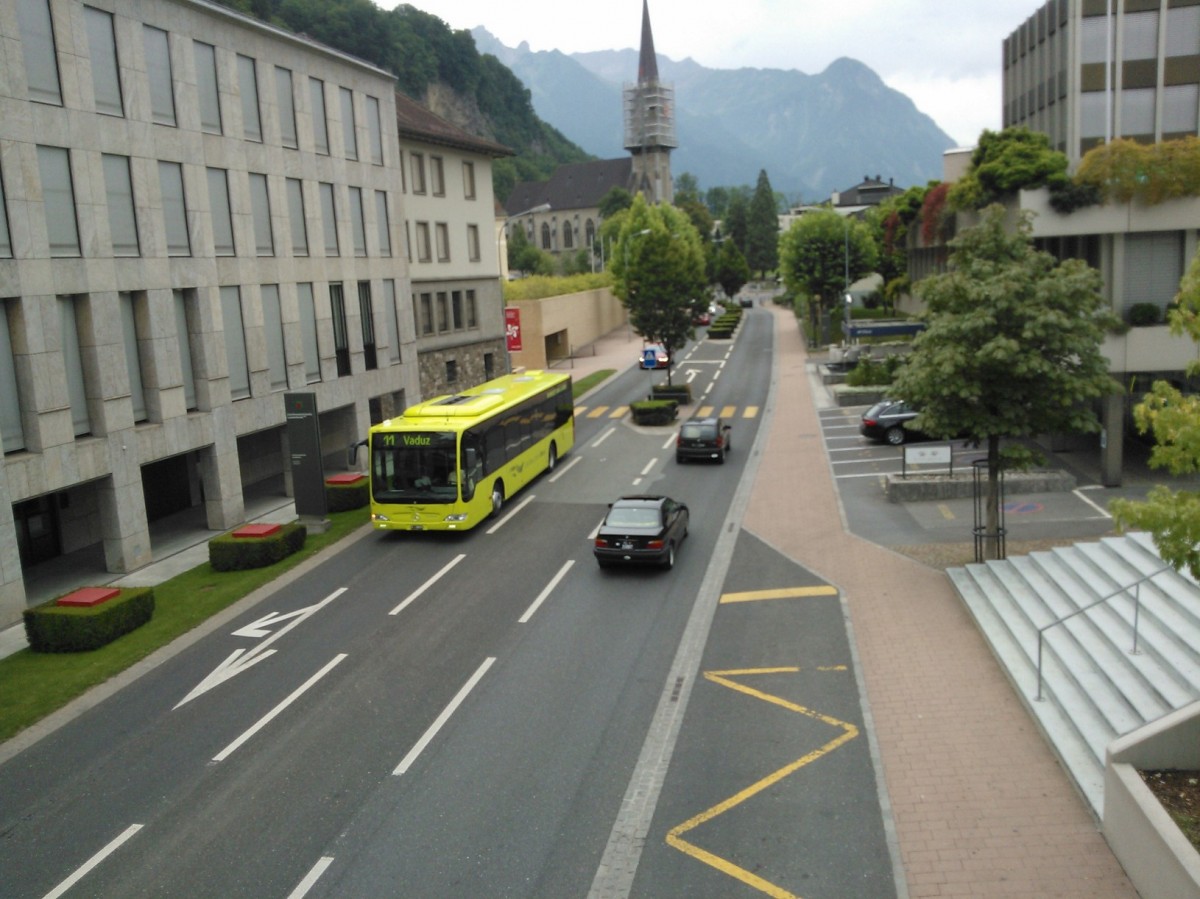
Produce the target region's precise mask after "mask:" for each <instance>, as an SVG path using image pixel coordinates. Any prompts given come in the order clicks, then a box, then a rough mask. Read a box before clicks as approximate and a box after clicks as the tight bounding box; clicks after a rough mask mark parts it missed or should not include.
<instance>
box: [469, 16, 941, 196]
mask: <svg viewBox="0 0 1200 899" xmlns="http://www.w3.org/2000/svg"><path fill="white" fill-rule="evenodd" d="M471 35H472V36H473V37H474V39H475V45H476V48H477V49H478V51H479V52H480V53H490V54H492V55H493V56H495V57H496V58H497V59H498V60H499V61H500V62H501V63H503V64H504V65H505V66H507V67H508V68H509V69H510V70H511V71H512V73H513V74H514V75H516V77H517V78H518V79H520V81H521V82H522V83H523V84H524V85H525V86H526V87H527V88H528V89H529V92H530V97H531V100H532V103H533V108H534V111H535V112H536V113H537V116H538V118H540V119H542V120H543V121H545V122H546V123H547V124H549V125H551V126H553V127H554V128H556V129H557V130H558V131H560V132H561V133H562V134H563V136H564V137H566V138H567V139H568V140H570V141H571V142H572V143H575V144H577V145H578V146H579V147H581V148H582V149H583V150H585V151H586V152H588V153H590V154H592V155H594V156H597V157H599V158H601V159H614V158H617V157H620V156H624V155H625V154H626V153H627V151H626V150H625V148H624V147H623V146H622V138H623V124H622V112H621V110H622V93H621V92H622V88H623V87H624V85H625V84H627V83H630V82H633V81H634V80H636V77H637V66H638V54H637V51H636V50H632V49H626V50H602V51H595V52H590V53H572V54H565V53H562V52H560V51H558V50H549V51H538V52H534V51H531V50H530V49H529V45H528V44H527V43H524V42H522V43H521V44H520V45H519V46H518V47H515V48H514V47H507V46H505V45H504V44H502V43H501V42H500V41H499V40H498V39H497V38H496V37H494V36H493V35H492V34H491V33H490V32H488V31H487V30H486V29H484V28H482V27H480V28H475V29H473V30H472V31H471ZM658 71H659V78H660V80H661V81H663V82H664V83H666V84H668V85H672V84H673V86H674V90H675V107H676V109H675V113H676V114H675V122H676V136H677V138H678V141H679V146H678V148H677V149H676V150H674V151H673V152H672V154H671V171H672V173H673V174H674V175H675V176H676V177H678V175H680V174H682V173H685V172H686V173H690V174H691V175H694V176H695V177H696V180H697V181H698V183H699V186H700V189H701V190H702V191H703V190H707V189H708V188H711V187H738V186H742V185H745V186H748V187H751V188H753V186H754V184H755V182H756V181H757V178H758V173H759V171H760V170H765V171H766V173H767V177H768V178H769V179H770V182H771V187H772V188H773V189H774V190H775V191H776V192H779V193H783V194H784V195H785V196H786V197H787V198H788V199H789V200H790V201H792V202H799V201H801V200H803V201H804V202H820V201H822V200H826V199H828V198H829V195H830V194H831V193H832V192H834V191H839V190H846V189H848V188H851V187H853V186H855V185H857V184H858V183H859V182H861V181H863V180H864V179H865V178H874V177H877V176H878V177H880V178H882V179H883V180H884V181H888V180H889V179H890V180H892V181H893V182H894V183H895V184H896V186H898V187H902V188H903V187H909V186H911V185H914V184H920V185H924V184H926V183H927V182H929V181H931V180H938V179H940V178H941V177H942V154H943V152H945V151H946V150H947V149H949V148H951V147H953V146H954V141H953V140H952V139H951V138H950V136H949V135H948V134H946V133H945V132H944V131H942V130H941V129H940V128H939V127H938V126H937V124H936V123H935V122H934V121H933V119H931V118H930V117H929V116H928V115H926V114H924V113H923V112H921V111H920V110H919V109H917V107H916V105H915V104H914V103H913V102H912V100H911V99H910V98H909V97H907V96H906V95H905V94H903V93H901V92H900V91H897V90H894V89H892V88H890V87H888V86H887V85H886V84H884V83H883V80H882V79H881V78H880V77H879V76H878V75H877V74H876V73H875V72H874V71H873V70H872V69H871V68H870V67H868V66H866V65H864V64H863V63H861V62H858V61H856V60H853V59H850V58H848V57H842V58H840V59H837V60H835V61H834V62H832V63H830V64H829V66H828V67H827V68H826V69H825V70H824V71H823V72H821V73H820V74H818V75H807V74H805V73H803V72H800V71H797V70H795V69H788V70H783V69H754V68H743V69H732V70H731V69H710V68H706V67H704V66H702V65H700V64H699V63H697V62H695V61H694V60H692V59H690V58H688V59H684V60H683V61H680V62H676V61H675V60H672V59H669V58H667V57H665V56H662V55H661V54H660V55H659V56H658Z"/></svg>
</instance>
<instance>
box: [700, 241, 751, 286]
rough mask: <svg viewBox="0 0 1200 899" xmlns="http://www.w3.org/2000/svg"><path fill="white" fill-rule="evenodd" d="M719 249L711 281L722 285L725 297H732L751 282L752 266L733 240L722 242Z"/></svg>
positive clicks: (715, 257) (714, 261)
mask: <svg viewBox="0 0 1200 899" xmlns="http://www.w3.org/2000/svg"><path fill="white" fill-rule="evenodd" d="M717 247H719V249H717V250H715V251H714V252H713V264H712V276H711V277H710V279H709V280H711V281H714V282H716V283H717V284H720V285H721V289H722V290H723V291H725V295H726V296H729V297H732V296H734V295H735V294H736V293H737V292H738V291H739V290H741V289H742V287H743V286H744V285H745V284H746V282H747V281H749V280H750V266H748V265H747V264H746V258H745V257H744V256H743V255H742V251H741V250H739V249H738V248H737V246H736V245H734V242H733V241H732V240H722V241H721V242H720V243H719V244H717Z"/></svg>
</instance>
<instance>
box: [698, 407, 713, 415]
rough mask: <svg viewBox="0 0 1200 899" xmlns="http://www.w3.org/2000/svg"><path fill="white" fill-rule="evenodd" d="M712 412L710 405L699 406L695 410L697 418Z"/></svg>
mask: <svg viewBox="0 0 1200 899" xmlns="http://www.w3.org/2000/svg"><path fill="white" fill-rule="evenodd" d="M712 413H713V407H712V406H701V407H700V408H699V409H697V410H696V417H697V418H708V416H710V415H712Z"/></svg>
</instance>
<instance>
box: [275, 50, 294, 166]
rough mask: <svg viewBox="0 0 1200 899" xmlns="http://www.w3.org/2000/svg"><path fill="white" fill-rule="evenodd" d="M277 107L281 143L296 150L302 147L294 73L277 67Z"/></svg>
mask: <svg viewBox="0 0 1200 899" xmlns="http://www.w3.org/2000/svg"><path fill="white" fill-rule="evenodd" d="M275 105H276V106H278V107H279V142H280V143H281V144H283V145H284V146H285V147H287V148H288V149H291V150H294V149H296V148H297V147H298V146H299V145H300V141H299V138H298V137H297V135H296V96H295V94H294V93H293V91H292V72H291V70H290V69H285V68H282V67H280V66H276V67H275Z"/></svg>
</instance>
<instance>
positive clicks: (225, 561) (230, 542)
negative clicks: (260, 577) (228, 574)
mask: <svg viewBox="0 0 1200 899" xmlns="http://www.w3.org/2000/svg"><path fill="white" fill-rule="evenodd" d="M307 537H308V529H307V528H305V527H304V525H302V524H300V523H298V522H294V521H293V522H292V523H291V524H285V525H282V526H281V527H280V529H279V530H278V531H276V532H275V533H274V534H270V535H268V536H266V537H235V536H233V531H230V532H229V533H228V534H221V535H220V536H219V537H213V538H212V539H211V540H209V541H208V561H209V564H211V565H212V567H213V568H214V569H215V570H217V571H244V570H245V569H248V568H264V567H265V566H267V565H274V564H275V563H276V562H278V561H279V560H280V559H282V558H285V557H286V556H290V555H291V554H292V553H294V552H297V551H298V550H300V549H301V548H303V546H304V541H305V539H306V538H307Z"/></svg>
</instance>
